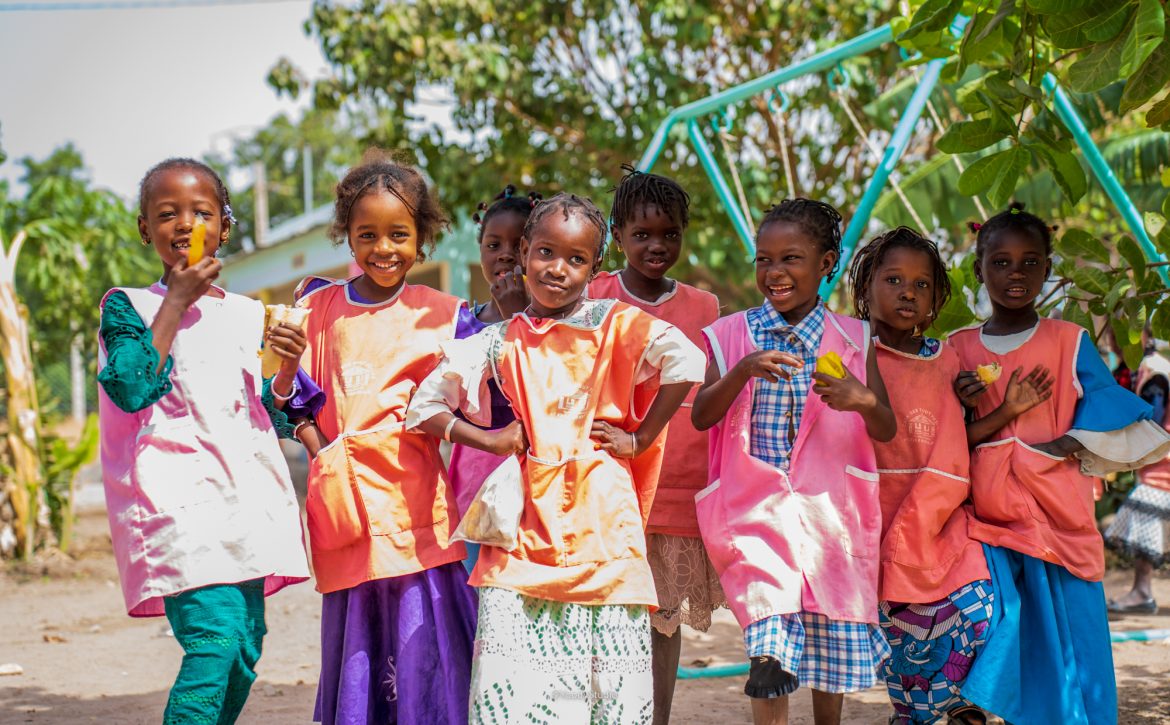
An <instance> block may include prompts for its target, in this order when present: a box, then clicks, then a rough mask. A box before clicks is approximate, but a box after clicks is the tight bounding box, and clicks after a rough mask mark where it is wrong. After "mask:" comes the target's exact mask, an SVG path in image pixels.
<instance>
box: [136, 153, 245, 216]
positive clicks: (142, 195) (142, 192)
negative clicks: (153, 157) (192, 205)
mask: <svg viewBox="0 0 1170 725" xmlns="http://www.w3.org/2000/svg"><path fill="white" fill-rule="evenodd" d="M174 169H187V170H189V171H194V172H195V173H197V174H203V175H204V176H206V177H207V178H208V179H209V180H210V181H211V184H212V186H214V187H215V195H216V197H217V198H218V200H219V206H220V213H221V214H222V215H223V218H224V219H226V220H227V223H228V225H229V226H230V225H232V224H235V223H236V218H235V217H234V216H232V198H231V195H230V194H228V190H227V187H226V186H224V183H223V179H221V178H219V174H217V173H216V172H215V169H213V168H211V167H210V166H208V165H207V164H205V163H203V162H202V161H196V160H195V159H191V158H186V157H175V158H169V159H167V160H166V161H160V162H159V163H157V164H155V165H154V166H151V167H150V170H149V171H147V172H146V174H145V175H144V176H143V177H142V181H140V182H139V183H138V213H139V214H140V215H141V216H146V200H147V198H148V197H149V196H150V191H151V185H152V184H153V183H154V180H155V179H156V178H157V177H159V176H160V175H161V174H163V173H164V172H167V171H172V170H174Z"/></svg>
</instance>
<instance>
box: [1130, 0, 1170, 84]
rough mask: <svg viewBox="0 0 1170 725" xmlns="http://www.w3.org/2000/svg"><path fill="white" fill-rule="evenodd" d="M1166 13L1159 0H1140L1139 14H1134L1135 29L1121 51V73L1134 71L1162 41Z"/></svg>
mask: <svg viewBox="0 0 1170 725" xmlns="http://www.w3.org/2000/svg"><path fill="white" fill-rule="evenodd" d="M1165 27H1166V14H1165V13H1164V12H1163V11H1162V3H1161V2H1159V0H1138V11H1137V15H1136V16H1134V21H1133V30H1131V31H1130V33H1129V37H1127V38H1126V40H1125V47H1124V48H1123V49H1122V51H1121V75H1122V76H1129V75H1132V74H1133V73H1134V71H1136V70H1137V69H1138V67H1139V66H1141V64H1142V63H1144V62H1145V61H1146V58H1149V57H1150V53H1153V52H1154V49H1155V48H1157V47H1158V46H1159V45H1160V44H1161V43H1162V38H1163V36H1164V35H1165Z"/></svg>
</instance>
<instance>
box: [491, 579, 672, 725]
mask: <svg viewBox="0 0 1170 725" xmlns="http://www.w3.org/2000/svg"><path fill="white" fill-rule="evenodd" d="M653 715H654V682H653V678H652V675H651V673H650V615H649V613H648V610H647V607H645V606H628V605H621V604H613V605H599V606H590V605H584V604H567V603H564V602H553V601H549V600H547V599H536V598H534V597H526V596H524V595H522V594H517V593H516V592H513V591H509V590H507V589H500V588H497V587H482V588H480V590H479V628H478V630H477V631H476V638H475V655H474V659H473V661H472V665H471V712H470V718H469V719H470V722H471V723H472V724H473V725H478V724H480V723H483V724H485V725H486V724H489V723H500V724H501V725H503V724H505V723H520V722H552V723H596V724H601V723H605V724H607V725H609V724H612V725H641V724H642V723H646V724H648V723H650V722H651V720H652V719H653Z"/></svg>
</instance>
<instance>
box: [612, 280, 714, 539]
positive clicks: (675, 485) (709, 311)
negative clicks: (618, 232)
mask: <svg viewBox="0 0 1170 725" xmlns="http://www.w3.org/2000/svg"><path fill="white" fill-rule="evenodd" d="M589 296H590V297H592V298H594V299H615V300H618V301H620V302H625V303H626V304H628V305H632V306H634V307H637V308H638V309H640V310H642V311H643V312H647V313H649V314H651V315H654V316H655V317H657V318H658V319H660V320H665V321H666V322H669V323H670V324H672V325H674V326H675V327H677V328H678V329H679V330H681V331H682V333H683V334H684V335H686V336H687V339H689V340H690V341H691V342H693V343H695V346H696V347H698V348H699V349H702V348H703V328H704V327H706V326H707V325H710V324H711V323H713V322H715V320H717V319H718V318H719V300H718V298H716V297H715V295H713V294H711V293H710V292H704V291H703V290H701V289H696V288H695V287H692V286H690V285H689V284H683V283H682V282H675V288H674V292H673V293H672V294H671V296H670V297H669V298H668V299H666V300H663V301H661V302H647V301H646V300H643V299H640V298H638V297H635V296H634V295H632V294H630V293H629V292H627V291H626V288H625V286H623V285H622V282H621V277H620V276H618V275H617V274H615V273H612V272H602V273H601V274H599V275H597V278H596V279H594V280H593V282H591V283H590V285H589ZM697 391H698V386H696V387H695V388H694V389H693V390H691V392H690V393H688V394H687V399H686V401H685V402H684V403H683V404H682V407H681V408H679V409H678V412H677V413H675V414H674V417H673V418H671V419H670V426H669V428H668V429H667V434H666V453H665V455H664V456H663V460H662V473H661V474H660V475H659V478H658V492H657V493H656V494H655V496H654V505H653V507H652V508H651V509H650V524H649V525H648V526H647V528H646V530H647V532H648V533H651V534H671V535H674V536H690V537H697V536H698V535H699V522H698V520H697V519H696V518H695V494H696V493H697V492H698V491H699V490H700V489H702V488H703V487H704V486H706V485H707V433H705V432H701V431H697V430H695V426H694V424H693V423H691V406H692V405H693V403H694V400H695V393H696V392H697Z"/></svg>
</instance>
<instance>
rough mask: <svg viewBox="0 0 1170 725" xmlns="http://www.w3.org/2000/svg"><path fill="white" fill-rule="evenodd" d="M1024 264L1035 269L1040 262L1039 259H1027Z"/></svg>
mask: <svg viewBox="0 0 1170 725" xmlns="http://www.w3.org/2000/svg"><path fill="white" fill-rule="evenodd" d="M1024 264H1026V265H1028V266H1030V267H1035V266H1036V265H1037V264H1040V260H1038V259H1025V260H1024Z"/></svg>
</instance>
